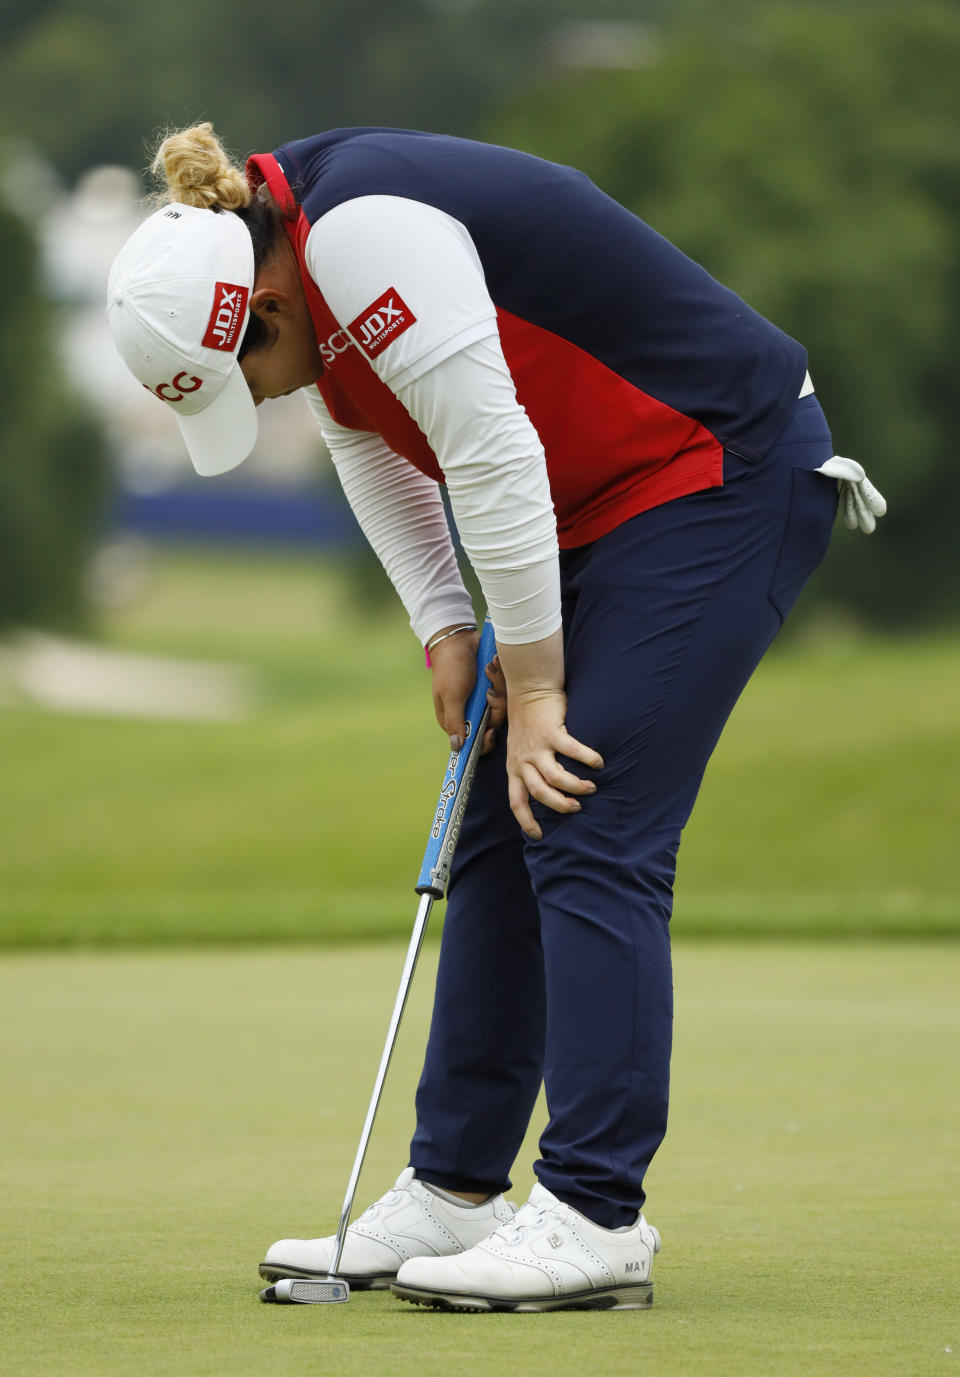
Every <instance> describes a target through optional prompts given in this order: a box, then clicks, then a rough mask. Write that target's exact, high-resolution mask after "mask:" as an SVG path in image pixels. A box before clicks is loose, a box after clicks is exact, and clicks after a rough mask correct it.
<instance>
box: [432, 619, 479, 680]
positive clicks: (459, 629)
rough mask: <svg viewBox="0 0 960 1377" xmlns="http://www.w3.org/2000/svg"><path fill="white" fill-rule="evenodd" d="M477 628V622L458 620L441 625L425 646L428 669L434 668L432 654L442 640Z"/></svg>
mask: <svg viewBox="0 0 960 1377" xmlns="http://www.w3.org/2000/svg"><path fill="white" fill-rule="evenodd" d="M476 629H477V624H476V622H456V623H454V624H453V625H451V626H444V627H441V628H440V630H439V631H435V632H434V633H433V635H432V636H430V637H428V639H427V642H426V644H425V645H424V647H423V653H424V656H425V658H426V662H427V669H432V668H433V664H432V661H431V659H430V656H431V654H432V653H433V651H434V650H435V649H436V648H437V646H438V645H440V643H441V642H442V641H447V640H449V639H450V638H451V637H453V636H461V635H466V634H468V633H470V632H473V631H476Z"/></svg>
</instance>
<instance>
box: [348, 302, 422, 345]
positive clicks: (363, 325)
mask: <svg viewBox="0 0 960 1377" xmlns="http://www.w3.org/2000/svg"><path fill="white" fill-rule="evenodd" d="M416 321H417V318H416V316H415V315H414V314H413V312H412V311H411V310H410V307H409V306H407V304H406V303H405V302H404V300H403V297H402V296H400V294H399V292H398V291H397V289H396V287H388V288H387V290H386V291H385V292H384V293H383V295H382V296H379V297H378V298H377V300H376V301H375V302H373V304H372V305H370V306H368V307H367V308H366V310H364V311H361V312H360V314H359V315H358V316H357V318H356V320H352V321H351V322H350V324H349V325H348V326H347V330H348V331H349V333H350V334H351V335H352V336H353V338H354V339H355V340H356V342H357V344H358V345H359V346H360V348H361V349H362V350H363V352H364V353H365V354H366V356H367V358H368V359H375V358H376V357H377V355H378V354H381V353H382V352H383V350H384V349H386V348H387V346H388V345H390V344H392V343H393V341H394V340H395V339H397V338H399V336H400V335H402V334H403V332H404V330H409V329H410V326H411V325H415V324H416Z"/></svg>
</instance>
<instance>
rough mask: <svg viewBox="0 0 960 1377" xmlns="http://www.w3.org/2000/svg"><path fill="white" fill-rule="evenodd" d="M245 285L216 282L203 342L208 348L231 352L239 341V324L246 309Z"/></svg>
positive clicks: (246, 293) (247, 293) (246, 294)
mask: <svg viewBox="0 0 960 1377" xmlns="http://www.w3.org/2000/svg"><path fill="white" fill-rule="evenodd" d="M248 296H249V292H248V291H247V288H246V287H238V286H236V285H235V284H234V283H233V282H218V283H217V284H216V286H215V287H214V291H213V310H212V311H211V312H210V319H209V320H208V321H207V333H206V334H205V335H204V337H203V343H204V344H205V345H206V346H207V348H208V349H219V350H220V352H221V353H227V354H232V353H233V352H234V350H235V349H236V347H237V345H238V344H239V343H240V326H241V325H242V324H243V318H244V315H245V314H246V310H247V297H248Z"/></svg>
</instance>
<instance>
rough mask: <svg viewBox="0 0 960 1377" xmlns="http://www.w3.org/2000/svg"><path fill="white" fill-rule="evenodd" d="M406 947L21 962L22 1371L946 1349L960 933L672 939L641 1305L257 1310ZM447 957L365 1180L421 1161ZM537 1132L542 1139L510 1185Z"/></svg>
mask: <svg viewBox="0 0 960 1377" xmlns="http://www.w3.org/2000/svg"><path fill="white" fill-rule="evenodd" d="M402 954H403V953H402V947H399V946H397V945H395V944H390V945H382V946H366V947H361V948H355V949H346V948H327V949H322V950H321V949H309V948H303V949H294V950H290V949H287V950H276V949H268V950H247V951H242V952H231V951H220V952H196V951H191V952H183V953H179V952H167V953H164V954H144V955H138V954H130V953H126V954H112V955H111V954H86V955H83V954H79V955H49V954H48V955H36V954H31V955H17V956H10V957H7V958H5V960H4V961H3V963H2V964H0V1103H2V1105H3V1120H4V1127H3V1131H2V1134H0V1173H2V1179H0V1236H2V1238H3V1245H2V1246H3V1252H4V1257H3V1264H2V1275H3V1283H2V1293H0V1354H2V1357H0V1368H2V1370H3V1372H4V1374H6V1377H21V1375H22V1377H27V1375H28V1374H29V1377H61V1374H62V1375H63V1377H66V1375H67V1374H70V1377H77V1375H78V1374H86V1373H91V1374H94V1373H95V1374H97V1375H98V1377H113V1375H114V1374H116V1375H117V1377H121V1374H122V1377H129V1374H137V1375H138V1377H154V1374H157V1375H158V1377H159V1375H160V1374H163V1375H164V1377H166V1375H167V1374H169V1375H170V1377H174V1374H176V1377H194V1374H197V1375H198V1377H199V1374H217V1377H222V1374H225V1373H230V1374H231V1377H246V1375H247V1374H250V1377H253V1374H256V1375H257V1377H270V1375H271V1374H281V1373H283V1374H288V1373H289V1372H291V1371H297V1372H304V1373H307V1372H311V1373H312V1372H317V1373H323V1374H325V1375H327V1377H340V1375H341V1374H342V1375H343V1377H347V1375H348V1374H349V1377H358V1375H359V1374H366V1373H373V1372H376V1373H383V1374H389V1377H403V1375H404V1374H410V1373H416V1374H418V1377H433V1374H448V1373H462V1374H465V1377H473V1374H487V1373H489V1374H498V1377H499V1374H502V1373H516V1374H520V1375H521V1377H524V1375H526V1374H531V1375H533V1377H538V1375H539V1374H544V1377H546V1375H547V1374H549V1377H556V1375H557V1374H565V1373H570V1374H577V1375H578V1377H579V1374H582V1373H583V1372H585V1371H586V1372H590V1373H596V1374H598V1377H605V1374H621V1373H622V1374H627V1373H630V1374H635V1373H637V1372H640V1371H643V1372H650V1373H661V1374H664V1375H665V1377H685V1374H704V1377H706V1374H711V1377H723V1375H724V1374H730V1377H733V1375H734V1374H736V1377H753V1374H761V1373H762V1374H764V1377H769V1375H770V1374H803V1375H804V1377H816V1375H817V1374H828V1373H829V1374H836V1375H837V1377H841V1374H842V1377H850V1375H851V1374H861V1373H863V1374H867V1373H869V1374H871V1377H883V1375H884V1374H891V1375H892V1374H897V1377H902V1374H909V1377H923V1375H924V1374H928V1373H929V1374H936V1373H950V1372H953V1371H955V1367H956V1363H957V1362H958V1361H960V1307H958V1305H957V1294H958V1289H957V1283H958V1280H960V1268H958V1246H957V1238H958V1228H957V1225H958V1218H957V1201H958V1198H960V1195H958V1189H957V1187H958V1162H960V1133H958V1111H957V1096H956V1047H957V1035H958V1032H960V1002H958V1001H957V998H956V990H957V984H958V981H957V975H958V970H957V967H958V951H957V948H956V947H955V946H950V945H947V944H944V945H935V944H927V945H924V946H922V947H920V946H908V945H896V946H889V945H888V946H882V945H869V944H863V945H837V944H831V945H829V946H817V945H814V944H805V945H802V946H788V945H784V946H772V945H764V946H756V947H754V946H748V945H729V946H722V947H716V946H710V945H707V946H695V945H681V946H680V948H679V950H678V953H677V991H678V1007H677V1049H676V1056H675V1061H674V1086H675V1088H674V1107H673V1116H672V1123H671V1132H670V1136H669V1138H668V1140H667V1143H666V1145H665V1146H664V1149H663V1151H662V1153H661V1155H660V1156H659V1157H658V1159H657V1161H656V1163H655V1165H654V1168H653V1170H652V1171H651V1174H650V1179H649V1182H648V1185H649V1190H650V1199H649V1202H648V1207H647V1210H648V1214H649V1217H650V1218H651V1220H652V1221H653V1222H655V1223H656V1224H657V1225H658V1226H659V1227H660V1229H661V1232H662V1233H663V1237H664V1251H663V1253H662V1254H661V1256H660V1258H659V1259H658V1265H657V1269H656V1272H655V1287H656V1301H655V1307H654V1309H653V1310H652V1311H651V1312H648V1313H643V1312H634V1313H628V1314H619V1315H618V1314H607V1315H604V1314H561V1315H542V1316H539V1315H535V1316H509V1315H493V1316H451V1315H435V1314H432V1313H427V1312H423V1311H420V1310H418V1309H414V1308H413V1307H410V1306H405V1305H402V1304H400V1303H399V1302H397V1301H395V1300H393V1299H392V1298H391V1297H390V1296H388V1295H382V1294H374V1295H358V1296H356V1297H355V1298H354V1299H353V1300H352V1301H351V1303H350V1304H349V1305H346V1306H337V1307H330V1308H320V1307H318V1308H313V1307H267V1306H261V1305H259V1304H258V1302H257V1299H256V1295H257V1289H258V1278H257V1275H256V1264H257V1262H258V1261H259V1259H260V1257H261V1256H262V1252H263V1249H264V1247H265V1246H266V1245H267V1244H268V1243H270V1242H271V1241H272V1240H273V1239H274V1238H276V1237H279V1236H281V1235H285V1234H289V1233H307V1234H311V1233H317V1232H321V1231H324V1232H325V1231H327V1230H329V1229H330V1228H331V1226H332V1224H333V1222H334V1220H335V1218H336V1215H337V1212H338V1208H339V1203H340V1197H341V1195H342V1191H343V1186H344V1182H345V1179H346V1175H347V1172H348V1169H349V1164H350V1161H351V1158H352V1155H353V1150H354V1145H355V1142H356V1137H357V1135H358V1132H359V1128H360V1124H361V1121H362V1118H363V1113H364V1110H365V1107H366V1102H367V1098H368V1095H369V1089H370V1083H371V1080H372V1076H373V1071H374V1069H375V1063H376V1059H377V1056H378V1054H379V1047H380V1044H381V1041H382V1036H383V1032H384V1030H385V1024H386V1019H387V1015H388V1011H389V1005H390V1002H391V1000H392V996H393V992H394V990H395V987H396V982H397V978H398V975H399V969H400V965H401V961H402ZM434 960H435V953H434V951H432V950H431V951H428V952H427V954H426V955H425V957H424V968H423V970H422V972H421V975H420V976H419V977H418V982H417V986H416V988H415V991H414V995H413V1000H412V1004H411V1008H410V1011H409V1015H408V1018H407V1021H406V1023H405V1025H404V1029H403V1032H402V1034H401V1041H400V1047H399V1049H398V1054H397V1060H396V1062H395V1065H394V1069H393V1071H392V1072H391V1079H390V1081H389V1083H388V1086H387V1091H386V1095H385V1099H384V1104H383V1107H382V1110H381V1118H380V1120H379V1122H378V1125H377V1129H376V1132H375V1135H374V1142H373V1145H372V1148H371V1152H370V1156H369V1159H368V1164H367V1168H366V1171H365V1174H364V1179H363V1182H362V1184H361V1193H360V1194H361V1202H360V1203H361V1205H362V1203H363V1202H364V1201H366V1200H367V1199H368V1198H369V1197H370V1196H371V1195H372V1194H379V1192H380V1191H381V1190H383V1189H384V1188H386V1186H387V1185H389V1184H390V1183H391V1181H392V1178H393V1176H394V1175H395V1174H396V1173H397V1172H398V1171H399V1170H400V1168H401V1167H402V1166H403V1165H404V1163H405V1160H406V1159H405V1147H406V1142H407V1139H408V1137H409V1132H410V1129H411V1126H412V1125H411V1111H410V1099H411V1092H412V1088H413V1085H414V1083H415V1078H416V1072H417V1068H418V1064H419V1058H420V1052H421V1049H422V1046H423V1041H424V1035H425V1028H426V1019H427V1011H428V1005H429V991H430V985H431V977H432V970H431V967H432V964H433V962H434ZM534 1154H535V1148H534V1143H533V1141H532V1139H531V1140H530V1141H528V1143H527V1145H526V1146H525V1149H524V1152H523V1154H522V1155H521V1159H520V1161H519V1163H518V1167H517V1171H516V1173H515V1178H516V1183H517V1186H516V1191H515V1195H516V1196H517V1197H521V1196H522V1194H523V1193H524V1192H525V1191H526V1189H527V1187H528V1186H529V1184H530V1182H531V1171H530V1163H531V1161H532V1160H533V1156H534ZM949 1350H953V1351H952V1352H951V1351H949Z"/></svg>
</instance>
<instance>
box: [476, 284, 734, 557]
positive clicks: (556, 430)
mask: <svg viewBox="0 0 960 1377" xmlns="http://www.w3.org/2000/svg"><path fill="white" fill-rule="evenodd" d="M497 322H498V324H499V327H500V340H501V343H502V345H503V352H504V355H505V357H506V360H507V363H508V364H509V366H510V372H511V373H512V374H513V380H514V382H515V383H516V387H517V398H518V400H519V401H520V402H521V403H522V404H523V406H524V408H525V409H526V412H527V415H528V416H529V417H530V420H531V421H532V422H533V425H534V426H535V427H536V430H537V433H538V435H539V436H540V439H541V441H542V442H543V448H544V450H545V451H546V455H547V471H548V473H549V475H550V489H551V492H552V493H553V501H554V507H555V508H556V512H557V536H558V539H559V542H560V547H561V549H569V548H571V547H573V546H575V545H586V544H588V543H589V542H590V541H591V540H597V539H598V538H599V537H600V536H602V535H606V533H607V532H608V531H612V530H613V529H614V527H616V526H619V525H620V524H621V523H622V522H624V521H626V520H628V519H629V518H630V517H631V516H637V515H638V514H639V513H640V512H645V511H648V510H649V509H650V508H651V507H658V506H660V504H661V503H662V502H669V501H671V499H672V498H674V497H682V496H684V495H685V494H686V493H691V492H700V491H701V490H702V489H704V488H714V487H719V486H720V484H721V483H722V482H723V447H722V446H721V444H720V442H719V441H718V440H717V439H716V437H715V436H714V435H712V434H711V433H710V431H708V430H706V429H705V428H704V427H703V426H702V425H700V424H699V422H697V421H693V420H691V419H690V417H689V416H684V415H682V414H681V413H680V412H679V411H674V410H673V408H672V407H669V406H666V405H665V404H664V403H663V402H658V401H657V400H656V399H655V398H654V397H650V396H648V395H647V393H645V392H641V391H640V389H639V388H636V387H634V386H633V384H632V383H628V382H627V381H626V380H625V379H624V378H621V377H620V375H619V374H618V373H614V372H613V371H612V369H610V368H607V366H606V365H605V364H603V363H600V362H599V360H598V359H595V358H594V357H593V355H592V354H588V353H587V352H586V351H585V350H583V349H580V348H578V347H577V345H575V344H571V343H570V342H569V340H565V339H563V338H561V336H559V335H554V334H552V333H551V332H550V331H549V330H543V329H541V328H540V327H539V326H537V325H531V324H530V322H529V321H526V320H521V319H520V318H519V317H518V316H513V315H511V314H510V313H509V311H498V312H497Z"/></svg>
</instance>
